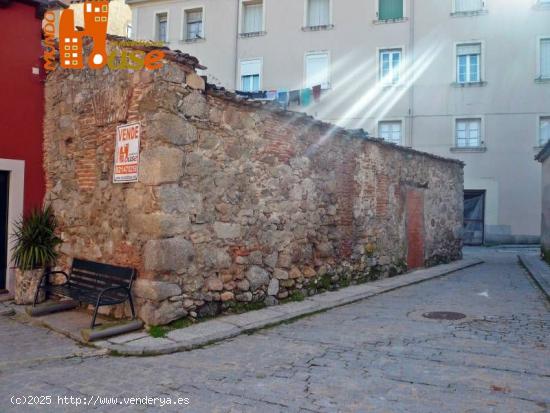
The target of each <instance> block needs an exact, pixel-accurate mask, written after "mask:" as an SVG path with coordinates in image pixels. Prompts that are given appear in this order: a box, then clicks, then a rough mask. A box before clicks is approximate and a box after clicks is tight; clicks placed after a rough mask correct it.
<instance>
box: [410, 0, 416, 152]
mask: <svg viewBox="0 0 550 413" xmlns="http://www.w3.org/2000/svg"><path fill="white" fill-rule="evenodd" d="M410 2H411V17H410V20H409V21H410V24H409V48H410V55H411V68H414V63H415V57H414V0H410ZM411 78H414V71H413V69H411ZM413 121H414V82H412V83H411V86H410V89H409V140H410V146H411V147H413V146H414V145H413V130H414V127H413Z"/></svg>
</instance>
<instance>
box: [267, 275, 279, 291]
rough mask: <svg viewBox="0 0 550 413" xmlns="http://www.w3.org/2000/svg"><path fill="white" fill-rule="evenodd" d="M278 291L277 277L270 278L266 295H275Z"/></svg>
mask: <svg viewBox="0 0 550 413" xmlns="http://www.w3.org/2000/svg"><path fill="white" fill-rule="evenodd" d="M278 292H279V280H278V279H277V278H272V279H271V280H270V281H269V285H268V287H267V295H277V293H278Z"/></svg>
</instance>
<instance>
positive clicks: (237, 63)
mask: <svg viewBox="0 0 550 413" xmlns="http://www.w3.org/2000/svg"><path fill="white" fill-rule="evenodd" d="M235 1H236V3H237V13H236V16H237V17H236V19H235V73H234V76H233V80H234V82H235V87H234V88H233V89H234V90H237V85H238V83H239V79H238V76H239V19H240V8H241V7H240V6H241V4H240V3H241V0H235Z"/></svg>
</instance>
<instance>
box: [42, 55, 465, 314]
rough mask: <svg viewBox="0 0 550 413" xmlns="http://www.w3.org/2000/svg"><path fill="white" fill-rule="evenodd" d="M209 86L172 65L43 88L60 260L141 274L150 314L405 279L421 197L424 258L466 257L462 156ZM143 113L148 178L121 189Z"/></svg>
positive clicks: (143, 172) (143, 167) (82, 75)
mask: <svg viewBox="0 0 550 413" xmlns="http://www.w3.org/2000/svg"><path fill="white" fill-rule="evenodd" d="M201 87H202V84H201V79H200V78H198V77H197V76H196V75H195V74H194V73H193V70H192V69H191V68H190V67H188V66H186V65H182V64H177V63H173V62H167V64H166V65H165V66H164V68H163V69H161V70H157V71H152V72H147V71H139V72H130V71H108V70H104V71H96V72H93V71H74V72H71V71H66V70H59V69H58V70H56V71H55V72H53V73H51V74H50V75H49V77H48V80H47V84H46V111H47V113H46V120H45V165H46V177H47V201H48V202H50V203H51V204H52V206H53V208H54V211H55V213H56V215H57V216H58V218H59V221H60V228H61V236H62V238H63V240H64V241H65V242H64V244H63V246H62V253H63V260H62V261H61V263H60V265H61V266H67V265H68V264H69V262H70V258H71V257H81V258H86V259H92V260H97V261H102V262H108V263H113V264H121V265H131V266H133V267H136V268H137V269H138V271H139V277H138V280H137V282H136V284H135V288H134V295H135V296H136V301H137V305H138V308H139V310H138V312H139V315H140V317H141V318H142V319H143V320H144V321H145V322H146V323H148V324H164V323H167V322H169V321H171V320H174V319H177V318H180V317H183V316H186V315H191V316H194V317H196V316H198V317H200V316H203V315H207V314H215V313H218V312H219V311H221V310H222V309H224V308H227V307H229V306H232V305H235V303H247V302H253V301H262V302H266V303H267V304H275V303H277V301H278V300H282V299H286V298H288V297H289V294H292V293H293V292H294V293H295V291H300V292H301V293H303V294H305V295H308V294H313V293H315V292H317V291H320V290H324V289H331V288H335V287H338V286H345V285H348V284H349V283H353V282H361V281H366V280H371V279H377V278H381V277H387V276H392V275H395V274H398V273H402V272H404V271H406V270H407V252H408V244H407V218H406V217H407V214H406V210H407V208H406V205H407V198H408V194H410V193H413V192H414V193H415V194H417V195H418V196H420V197H421V199H423V211H420V212H419V213H420V214H421V215H422V216H421V218H422V220H423V223H424V232H423V237H424V238H423V239H424V249H423V251H424V252H423V257H421V258H422V260H423V262H424V264H425V265H434V264H437V263H439V262H447V261H451V260H455V259H458V258H459V257H460V255H461V240H460V234H461V227H462V189H463V188H462V186H463V174H462V164H460V163H458V162H456V161H450V160H444V159H441V158H437V157H435V156H433V155H428V154H423V153H420V152H417V151H413V150H410V149H405V148H397V147H395V146H393V145H390V144H386V143H383V142H380V141H378V140H372V139H366V138H365V137H364V136H363V134H362V133H359V132H357V133H355V132H350V131H346V130H343V129H339V128H335V127H333V126H331V125H328V124H323V123H320V122H317V121H314V120H313V119H311V118H309V117H306V116H304V115H301V114H296V113H291V112H285V111H281V110H277V109H275V108H273V107H271V106H269V105H261V104H250V103H243V102H239V101H237V100H236V99H235V98H234V97H233V96H229V95H228V94H226V93H224V92H220V91H211V92H209V93H208V94H207V95H205V94H204V93H203V91H201V90H200V89H201ZM132 121H140V122H141V125H142V131H143V135H142V141H141V163H140V178H139V180H140V182H139V183H127V184H114V183H112V174H113V152H114V142H115V133H116V126H117V125H119V124H123V123H127V122H132ZM122 310H123V309H118V313H119V315H120V311H122Z"/></svg>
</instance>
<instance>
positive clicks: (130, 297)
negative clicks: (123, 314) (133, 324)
mask: <svg viewBox="0 0 550 413" xmlns="http://www.w3.org/2000/svg"><path fill="white" fill-rule="evenodd" d="M128 301H129V302H130V310H132V320H135V319H136V310H134V300H133V299H132V293H128Z"/></svg>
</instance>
